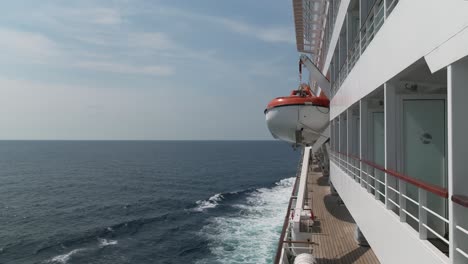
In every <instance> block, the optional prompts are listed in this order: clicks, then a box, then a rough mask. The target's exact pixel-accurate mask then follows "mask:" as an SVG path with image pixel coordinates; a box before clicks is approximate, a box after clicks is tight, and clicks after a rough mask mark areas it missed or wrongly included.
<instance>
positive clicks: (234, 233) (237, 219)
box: [197, 178, 295, 264]
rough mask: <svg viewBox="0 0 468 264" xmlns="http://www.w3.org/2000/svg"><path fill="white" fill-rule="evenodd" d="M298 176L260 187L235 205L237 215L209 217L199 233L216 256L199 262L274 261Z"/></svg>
mask: <svg viewBox="0 0 468 264" xmlns="http://www.w3.org/2000/svg"><path fill="white" fill-rule="evenodd" d="M294 180H295V178H288V179H284V180H281V181H280V182H278V183H277V184H276V186H275V187H273V188H261V189H258V190H256V191H254V192H252V193H250V194H248V196H247V200H246V202H245V203H242V204H236V205H234V206H235V207H237V208H239V209H240V213H239V214H237V215H225V216H220V217H214V218H212V219H210V221H209V224H208V225H206V226H205V227H204V228H203V229H202V231H201V232H200V235H201V236H204V237H206V238H207V239H208V240H209V243H208V245H209V248H210V251H211V253H212V255H213V256H214V257H209V258H207V259H204V260H201V261H198V262H197V263H199V264H202V263H213V262H219V263H258V264H261V263H265V264H266V263H272V262H273V257H274V255H275V251H276V245H277V243H278V239H279V235H280V232H281V226H282V223H283V219H284V214H285V213H286V207H287V204H288V201H289V198H290V195H291V190H292V185H293V184H294Z"/></svg>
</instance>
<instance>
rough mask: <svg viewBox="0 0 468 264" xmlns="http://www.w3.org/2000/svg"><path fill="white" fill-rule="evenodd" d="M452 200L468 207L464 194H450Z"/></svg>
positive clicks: (467, 198)
mask: <svg viewBox="0 0 468 264" xmlns="http://www.w3.org/2000/svg"><path fill="white" fill-rule="evenodd" d="M452 202H454V203H456V204H459V205H461V206H463V207H466V208H468V196H466V195H452Z"/></svg>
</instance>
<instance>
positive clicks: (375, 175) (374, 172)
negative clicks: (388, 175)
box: [372, 167, 380, 200]
mask: <svg viewBox="0 0 468 264" xmlns="http://www.w3.org/2000/svg"><path fill="white" fill-rule="evenodd" d="M372 171H373V173H372V176H373V177H374V195H375V199H377V200H379V199H380V194H379V191H378V190H379V184H380V183H379V182H378V181H377V173H376V171H377V169H376V168H374V167H372Z"/></svg>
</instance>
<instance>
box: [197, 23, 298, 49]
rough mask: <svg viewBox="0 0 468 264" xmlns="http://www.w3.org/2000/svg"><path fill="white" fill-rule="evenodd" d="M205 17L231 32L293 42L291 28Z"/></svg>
mask: <svg viewBox="0 0 468 264" xmlns="http://www.w3.org/2000/svg"><path fill="white" fill-rule="evenodd" d="M205 19H209V20H213V21H218V22H220V23H221V24H222V25H224V26H225V27H227V28H228V29H229V30H231V31H233V32H236V33H240V34H244V35H248V36H251V37H255V38H257V39H260V40H263V41H265V42H270V43H288V44H294V43H295V38H294V35H293V34H292V33H291V32H292V30H291V29H290V28H287V27H274V28H262V27H259V26H254V25H250V24H247V23H244V22H242V21H236V20H231V19H225V18H217V17H206V18H205Z"/></svg>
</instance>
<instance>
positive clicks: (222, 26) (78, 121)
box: [0, 0, 299, 140]
mask: <svg viewBox="0 0 468 264" xmlns="http://www.w3.org/2000/svg"><path fill="white" fill-rule="evenodd" d="M0 9H1V10H3V12H2V15H1V16H0V139H4V140H9V139H44V140H46V139H54V140H67V139H75V140H79V139H81V140H87V139H93V140H101V139H106V140H118V139H130V140H257V139H272V137H271V135H270V133H269V131H268V129H267V127H266V124H265V117H264V114H263V110H264V108H265V106H266V104H267V103H268V102H269V101H270V100H271V99H273V98H274V97H278V96H283V95H288V94H289V93H290V90H292V89H294V88H296V87H297V85H298V83H299V80H298V70H297V68H298V67H297V62H298V53H297V51H296V46H295V35H294V24H293V14H292V3H291V1H290V0H255V1H252V0H236V1H228V0H225V1H221V0H197V1H193V0H185V1H182V0H167V1H158V0H146V1H143V0H132V1H130V0H106V1H96V0H94V1H90V0H80V1H58V0H57V1H54V0H42V1H36V0H31V1H22V0H18V1H2V3H0Z"/></svg>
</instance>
